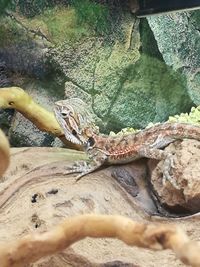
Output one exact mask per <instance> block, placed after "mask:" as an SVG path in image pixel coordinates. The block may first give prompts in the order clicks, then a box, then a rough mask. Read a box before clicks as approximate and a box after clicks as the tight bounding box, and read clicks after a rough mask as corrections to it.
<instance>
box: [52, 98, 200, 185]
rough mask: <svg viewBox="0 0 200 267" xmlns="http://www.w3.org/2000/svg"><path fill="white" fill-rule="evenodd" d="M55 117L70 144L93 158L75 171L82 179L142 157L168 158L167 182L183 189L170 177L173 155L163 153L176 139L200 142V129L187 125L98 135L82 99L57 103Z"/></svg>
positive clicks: (165, 174) (75, 168)
mask: <svg viewBox="0 0 200 267" xmlns="http://www.w3.org/2000/svg"><path fill="white" fill-rule="evenodd" d="M55 115H56V118H57V120H58V122H59V123H60V125H61V127H62V128H63V130H64V133H65V137H66V139H68V140H69V141H72V142H74V143H76V144H80V145H82V146H83V147H84V150H85V152H86V153H87V154H88V156H89V158H90V159H91V163H90V164H89V165H87V164H86V163H84V164H83V165H80V164H77V165H76V166H75V167H73V168H71V172H80V175H79V176H78V179H80V178H81V177H82V176H84V175H86V174H88V173H90V172H92V171H94V170H96V169H98V168H99V167H101V166H102V165H110V164H125V163H128V162H131V161H134V160H136V159H139V158H143V157H146V158H152V159H157V160H162V159H164V169H163V179H164V182H165V181H166V180H168V181H170V182H171V184H172V185H173V186H174V187H176V188H179V187H178V185H177V184H176V182H175V181H174V180H173V179H172V177H171V176H170V169H171V167H174V166H173V156H172V155H171V154H169V153H166V152H165V151H163V150H161V149H162V148H164V147H166V146H167V145H169V144H170V143H172V142H174V141H175V140H182V139H186V138H187V139H195V140H199V141H200V127H198V126H195V125H192V124H186V123H161V124H158V125H155V126H153V127H151V128H149V129H145V130H142V131H140V132H137V133H132V134H129V135H124V136H114V137H111V136H107V135H102V134H100V133H99V132H98V128H97V127H96V126H95V125H94V123H93V120H92V117H91V115H90V114H89V113H88V109H87V106H86V104H85V103H84V102H83V101H81V100H80V99H76V98H73V99H68V100H61V101H58V102H56V107H55Z"/></svg>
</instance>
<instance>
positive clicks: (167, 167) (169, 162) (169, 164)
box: [162, 154, 180, 190]
mask: <svg viewBox="0 0 200 267" xmlns="http://www.w3.org/2000/svg"><path fill="white" fill-rule="evenodd" d="M163 168H164V169H163V180H162V182H163V185H166V181H169V182H170V183H171V184H172V185H173V187H174V188H176V189H178V190H179V189H180V187H179V185H178V184H177V182H176V180H175V179H174V178H173V176H172V175H171V174H170V171H171V169H172V168H175V164H174V159H173V155H172V154H169V155H168V156H167V157H166V159H165V161H164V166H163Z"/></svg>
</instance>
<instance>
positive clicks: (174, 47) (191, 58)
mask: <svg viewBox="0 0 200 267" xmlns="http://www.w3.org/2000/svg"><path fill="white" fill-rule="evenodd" d="M199 21H200V11H199V10H196V11H193V12H177V13H171V14H169V15H160V16H151V17H149V18H148V22H149V25H150V27H151V29H152V31H153V33H154V36H155V38H156V40H157V43H158V47H159V50H160V52H161V53H162V55H163V58H164V60H165V62H166V64H167V65H169V66H171V67H172V68H173V69H174V70H176V71H177V73H181V74H183V77H184V78H185V80H186V85H187V90H188V93H189V95H190V97H191V99H192V100H193V101H194V103H195V104H196V105H199V104H200V69H199V68H200V35H199V31H200V24H199Z"/></svg>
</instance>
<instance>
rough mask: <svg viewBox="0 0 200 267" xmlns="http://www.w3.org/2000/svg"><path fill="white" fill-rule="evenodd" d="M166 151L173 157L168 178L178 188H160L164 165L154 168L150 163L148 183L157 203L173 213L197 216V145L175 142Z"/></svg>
mask: <svg viewBox="0 0 200 267" xmlns="http://www.w3.org/2000/svg"><path fill="white" fill-rule="evenodd" d="M165 151H167V152H169V153H172V154H174V156H173V159H174V165H175V167H174V168H172V169H171V176H172V177H173V179H174V181H175V183H176V184H177V185H178V186H179V187H180V189H176V188H174V187H173V186H172V184H171V183H170V182H168V181H167V182H166V184H163V180H162V177H163V171H162V170H163V161H160V162H159V163H158V164H157V165H156V162H155V161H153V160H150V161H149V167H150V170H151V183H152V185H153V188H154V191H155V192H156V195H157V197H158V199H159V201H160V202H161V203H162V204H163V205H164V206H166V207H168V208H169V209H170V210H171V211H174V212H176V213H181V212H182V213H183V212H185V213H187V212H188V213H195V212H200V165H199V164H198V162H199V155H200V142H199V141H196V140H184V141H182V142H181V141H176V142H174V143H172V144H170V145H169V146H168V147H167V148H166V149H165Z"/></svg>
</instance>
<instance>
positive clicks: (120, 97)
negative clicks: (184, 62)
mask: <svg viewBox="0 0 200 267" xmlns="http://www.w3.org/2000/svg"><path fill="white" fill-rule="evenodd" d="M121 12H122V13H121V19H120V20H119V23H118V24H117V25H116V27H115V30H114V31H113V33H110V35H109V38H108V37H107V36H102V37H96V38H93V37H88V38H85V39H83V40H82V41H80V40H79V41H78V42H75V43H73V44H72V43H69V42H65V43H64V44H62V45H61V46H60V47H56V48H54V49H51V50H50V51H49V57H50V61H52V62H53V63H54V65H55V66H57V67H58V68H59V69H60V70H61V71H63V72H64V74H65V77H66V79H67V82H66V87H65V91H66V97H77V96H78V97H80V98H82V99H83V100H86V101H87V102H88V104H89V105H90V106H91V107H92V109H93V112H94V114H95V115H96V117H97V118H98V120H97V121H98V124H99V126H100V129H101V131H103V132H106V133H108V132H109V131H111V130H113V131H119V130H121V128H124V127H131V126H132V127H136V128H143V127H145V126H146V125H147V124H148V123H149V122H150V121H152V122H158V121H164V120H166V119H167V118H168V116H169V115H170V114H176V113H179V112H181V111H187V110H188V108H189V107H190V106H191V100H190V99H189V97H188V94H187V92H186V90H185V88H184V84H183V82H182V79H181V77H180V76H178V75H176V77H175V75H174V73H173V71H172V70H170V68H168V67H167V66H166V64H165V63H164V62H163V60H162V57H158V56H156V57H154V56H155V55H157V54H159V51H158V50H157V47H156V45H155V44H154V43H155V40H154V39H153V37H152V33H151V36H150V33H149V32H150V29H149V28H148V25H147V26H145V29H144V30H143V31H142V32H141V35H142V44H141V42H140V32H139V27H138V21H137V20H136V19H135V18H134V16H133V15H131V14H129V13H127V12H124V13H123V11H121ZM113 20H114V19H113ZM111 23H113V24H114V23H115V21H112V22H111ZM120 30H121V31H120ZM145 34H146V36H145V37H144V35H145ZM149 39H151V41H149ZM145 42H146V43H145ZM150 42H151V44H150V45H151V48H150V47H148V48H147V46H148V45H147V44H149V43H150ZM153 42H154V43H153ZM152 47H153V48H152ZM140 48H141V49H143V50H142V52H143V54H140V53H139V49H140ZM150 49H153V50H155V51H154V52H151V53H150Z"/></svg>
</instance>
